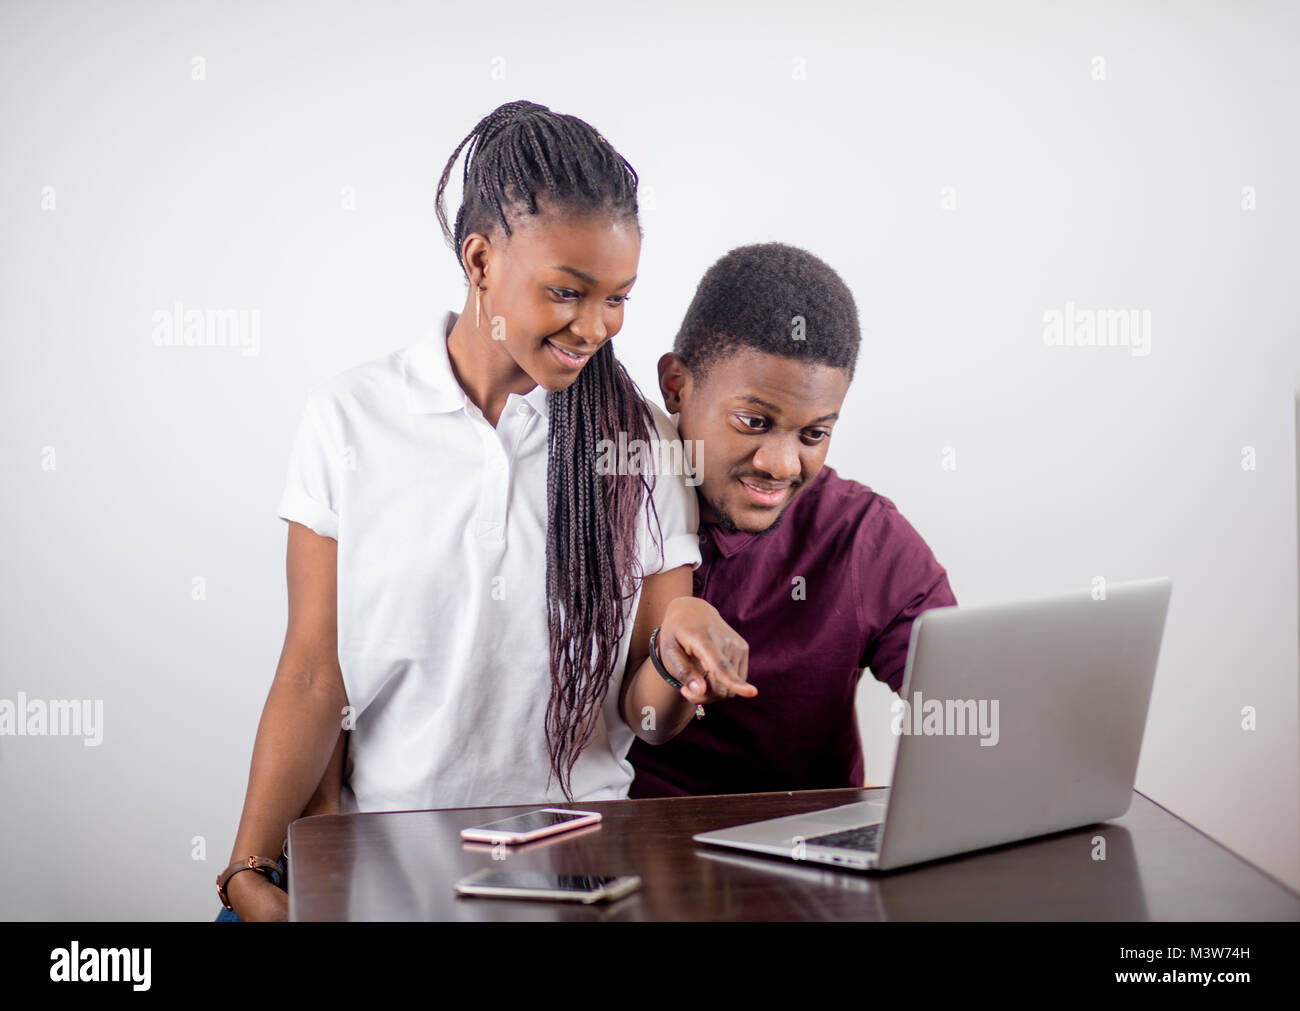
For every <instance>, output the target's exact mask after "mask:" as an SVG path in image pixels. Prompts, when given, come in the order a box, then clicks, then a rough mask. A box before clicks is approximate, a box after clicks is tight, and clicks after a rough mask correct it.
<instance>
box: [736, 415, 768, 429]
mask: <svg viewBox="0 0 1300 1011" xmlns="http://www.w3.org/2000/svg"><path fill="white" fill-rule="evenodd" d="M736 420H737V421H739V422H740V423H741V424H742V425H744V426H745V427H746V428H748V429H749V430H750V431H751V432H758V431H762V429H763V426H764V424H765V422H764V421H763V419H762V418H754V417H750V416H748V415H745V414H737V415H736ZM751 421H752V422H753V424H752V425H751V424H750V422H751Z"/></svg>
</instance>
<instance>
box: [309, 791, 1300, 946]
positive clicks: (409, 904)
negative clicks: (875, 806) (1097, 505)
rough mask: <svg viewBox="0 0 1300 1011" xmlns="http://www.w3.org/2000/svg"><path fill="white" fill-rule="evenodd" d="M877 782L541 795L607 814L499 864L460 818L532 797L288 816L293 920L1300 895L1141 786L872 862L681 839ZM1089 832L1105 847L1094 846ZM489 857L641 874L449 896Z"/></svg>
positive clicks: (515, 864)
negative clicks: (1049, 817)
mask: <svg viewBox="0 0 1300 1011" xmlns="http://www.w3.org/2000/svg"><path fill="white" fill-rule="evenodd" d="M873 792H874V791H871V790H812V791H805V792H800V793H750V794H738V795H732V796H718V797H681V798H674V799H671V800H620V801H605V802H601V803H591V804H573V805H553V806H558V807H565V806H568V807H575V808H579V809H582V810H593V811H600V812H601V813H602V814H603V815H604V821H603V823H602V824H601V825H600V826H595V827H592V828H588V829H580V830H577V831H574V832H569V833H564V834H562V835H560V836H558V837H555V838H554V839H552V840H541V841H539V842H536V843H533V844H531V845H529V846H527V847H510V848H507V849H506V851H505V852H508V853H509V854H510V855H509V856H508V858H507V859H505V860H501V859H496V860H494V859H493V850H492V847H491V846H487V845H483V844H477V843H465V842H462V840H461V839H460V835H459V833H460V830H461V829H462V828H466V827H468V826H471V825H481V824H483V823H484V822H488V821H493V820H495V819H497V818H504V817H508V816H509V815H511V814H517V813H520V812H521V811H527V810H531V809H533V808H536V807H538V806H541V805H536V804H529V805H525V806H522V807H479V808H458V809H453V810H443V811H398V812H384V813H369V814H349V815H320V816H317V817H312V818H302V819H300V820H298V821H296V822H294V823H293V824H292V825H291V826H290V828H289V852H290V860H289V896H290V919H292V920H295V921H309V920H585V921H603V920H617V921H640V920H1300V895H1297V894H1296V893H1295V892H1293V891H1291V890H1290V889H1288V888H1286V887H1285V886H1284V885H1282V884H1281V883H1280V882H1278V881H1276V880H1275V879H1273V878H1271V877H1270V876H1268V875H1267V874H1265V873H1264V872H1262V871H1260V870H1259V869H1258V868H1256V867H1254V866H1253V865H1251V864H1249V863H1247V862H1246V861H1245V860H1243V859H1241V858H1240V857H1238V856H1236V855H1235V854H1233V853H1232V852H1231V851H1229V850H1227V849H1225V848H1224V847H1223V846H1221V845H1219V844H1218V843H1216V842H1215V841H1214V840H1212V839H1210V838H1209V837H1208V836H1206V835H1204V834H1203V833H1201V832H1200V831H1198V830H1197V829H1195V828H1193V827H1192V826H1191V825H1189V824H1187V823H1186V822H1184V821H1182V820H1181V819H1179V818H1178V817H1176V816H1175V815H1173V814H1171V813H1170V812H1168V811H1166V810H1165V809H1164V808H1162V807H1160V806H1159V805H1158V804H1156V803H1154V802H1153V801H1151V800H1149V799H1148V798H1146V797H1145V796H1143V795H1142V794H1140V793H1137V792H1135V793H1134V795H1133V804H1132V806H1131V807H1130V808H1129V810H1128V813H1127V814H1125V815H1124V816H1123V817H1122V818H1119V819H1116V820H1115V821H1113V822H1104V823H1101V824H1099V825H1093V826H1089V827H1086V828H1081V829H1076V830H1073V831H1070V832H1062V833H1058V834H1056V835H1052V836H1047V837H1044V838H1041V839H1037V840H1033V841H1030V842H1026V843H1018V844H1015V845H1010V846H1000V847H998V848H996V849H991V850H984V851H982V852H979V853H973V854H968V855H966V856H961V857H953V858H950V859H947V860H941V861H935V862H932V863H929V864H924V865H921V866H917V867H912V868H907V869H904V870H900V871H894V872H892V873H889V874H883V875H867V874H862V873H860V872H855V871H848V870H839V869H836V868H830V867H821V866H818V865H812V864H806V863H795V862H793V861H786V860H781V859H776V858H768V857H762V856H757V855H755V856H747V855H745V854H742V853H740V852H738V851H734V850H722V849H718V848H716V847H712V846H704V845H701V844H699V843H696V842H694V841H693V840H692V839H691V836H692V835H693V834H694V833H696V832H702V831H706V830H709V829H717V828H723V827H726V826H731V825H740V824H743V823H744V822H749V821H757V820H758V819H761V818H771V817H777V816H780V815H786V814H798V813H801V812H804V811H812V810H816V809H818V808H821V807H831V806H833V805H835V804H847V803H852V802H854V801H858V800H863V799H866V798H868V797H869V796H871V794H872V793H873ZM1098 836H1101V837H1103V838H1104V839H1105V850H1106V859H1105V860H1097V859H1094V853H1095V852H1096V850H1097V847H1096V845H1095V842H1094V840H1095V838H1096V837H1098ZM497 853H498V854H501V853H502V850H501V849H500V848H498V850H497ZM485 867H496V868H508V869H513V870H546V871H557V872H561V873H574V874H620V873H630V874H638V875H640V876H641V878H642V880H643V882H644V883H643V886H642V889H641V891H639V892H637V893H634V894H633V895H630V896H628V897H626V898H624V899H621V900H620V901H618V902H616V903H614V904H611V905H595V906H583V905H580V904H572V903H554V902H537V901H526V900H518V901H516V900H503V899H482V898H460V897H458V896H457V895H455V893H454V892H453V891H452V884H453V883H454V882H455V881H456V880H458V879H459V878H462V877H464V876H466V875H468V874H471V873H473V872H474V871H477V870H480V869H481V868H485Z"/></svg>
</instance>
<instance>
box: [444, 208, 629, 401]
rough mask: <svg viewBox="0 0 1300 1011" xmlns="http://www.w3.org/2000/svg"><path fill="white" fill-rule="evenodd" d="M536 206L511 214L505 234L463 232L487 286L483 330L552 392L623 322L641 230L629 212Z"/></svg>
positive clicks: (472, 263) (474, 270) (473, 268)
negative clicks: (587, 211)
mask: <svg viewBox="0 0 1300 1011" xmlns="http://www.w3.org/2000/svg"><path fill="white" fill-rule="evenodd" d="M539 211H540V213H539V214H537V215H536V216H533V215H528V214H515V215H512V217H511V221H510V227H511V230H512V232H513V234H512V235H510V236H506V235H505V234H504V233H503V232H497V233H496V234H495V235H494V236H492V237H485V236H481V235H479V236H470V237H469V238H467V239H466V263H467V265H468V266H469V268H470V269H469V274H470V277H471V283H472V282H473V280H475V279H477V281H478V283H479V284H480V285H482V287H483V288H484V289H485V290H484V292H483V322H482V327H481V330H482V333H483V334H484V336H485V337H487V338H488V339H489V341H495V342H499V346H500V348H501V352H502V354H507V355H509V356H510V358H512V359H513V360H514V363H515V364H516V365H517V366H518V367H519V368H520V369H521V370H522V371H523V372H525V373H527V374H528V375H529V376H530V377H531V378H532V380H533V381H534V382H535V383H537V384H538V385H539V386H542V387H544V388H545V389H547V390H551V391H555V390H563V389H566V388H567V387H569V386H570V385H571V384H572V383H573V382H574V381H575V380H576V379H577V378H578V374H579V373H580V372H581V371H582V369H583V367H584V366H585V365H586V364H587V362H588V361H590V360H591V356H592V355H593V354H595V353H596V352H597V351H599V350H600V348H601V347H602V346H603V345H604V344H605V342H606V341H608V340H609V339H610V338H611V337H613V336H614V335H615V334H616V333H618V331H619V330H620V329H621V328H622V326H623V307H624V302H625V300H626V298H627V294H628V292H629V291H630V290H631V288H632V283H633V282H634V281H635V280H636V270H637V261H638V259H639V258H640V255H641V237H640V235H639V233H638V229H637V224H636V220H635V219H631V218H615V217H610V216H608V215H604V214H590V215H579V216H572V215H567V214H564V213H562V212H557V211H556V210H555V209H554V208H553V207H551V206H548V205H546V204H544V203H543V204H542V205H541V207H540V208H539ZM475 243H477V245H475ZM479 271H481V272H479ZM476 274H477V277H476ZM471 294H472V293H471Z"/></svg>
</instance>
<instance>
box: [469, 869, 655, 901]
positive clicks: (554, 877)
mask: <svg viewBox="0 0 1300 1011" xmlns="http://www.w3.org/2000/svg"><path fill="white" fill-rule="evenodd" d="M640 887H641V879H640V878H639V877H637V876H636V875H635V874H623V875H617V876H613V877H611V876H606V875H600V874H552V873H551V872H549V871H501V870H492V869H488V870H483V871H479V872H478V873H477V874H471V875H470V876H469V877H467V878H462V879H461V880H460V881H457V882H456V894H458V895H468V896H478V897H482V898H497V899H552V900H556V901H559V902H585V903H592V902H612V901H613V900H614V899H621V898H622V897H623V896H624V895H628V894H629V893H631V892H635V891H636V890H637V889H638V888H640Z"/></svg>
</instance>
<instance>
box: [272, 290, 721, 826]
mask: <svg viewBox="0 0 1300 1011" xmlns="http://www.w3.org/2000/svg"><path fill="white" fill-rule="evenodd" d="M455 319H456V316H455V314H454V313H448V314H447V317H446V320H445V322H444V326H443V332H442V333H441V334H438V333H436V332H435V333H431V334H429V335H427V336H426V337H425V339H423V340H422V341H420V342H419V343H416V344H413V345H411V346H410V347H407V348H404V349H402V350H400V351H395V352H393V353H392V354H389V355H386V356H385V357H383V358H379V359H376V360H374V361H371V362H368V363H366V364H364V365H360V366H357V367H356V368H353V369H349V370H348V371H346V372H343V373H341V374H339V375H337V376H335V377H334V378H332V379H329V380H327V381H326V382H324V383H321V384H319V385H317V386H315V387H313V388H312V389H311V390H310V391H309V393H308V397H307V405H306V408H305V410H304V412H303V416H302V420H301V422H300V424H299V427H298V433H297V437H296V440H295V442H294V446H293V449H292V452H291V455H290V461H289V472H288V479H287V481H286V484H285V489H284V495H283V496H282V498H281V499H280V505H279V510H278V515H279V516H280V517H281V518H282V519H285V520H294V521H296V522H298V523H302V524H303V525H305V526H307V527H310V528H311V529H312V530H314V531H315V532H316V533H318V534H320V535H322V536H325V537H331V538H334V539H336V540H337V541H338V648H339V663H340V665H341V667H342V670H343V682H344V685H345V687H346V689H347V694H348V703H349V705H351V706H352V707H353V711H354V718H355V725H354V727H353V729H352V732H351V736H350V739H349V742H348V745H349V748H348V750H349V755H348V766H347V769H346V772H345V775H344V788H343V809H344V810H345V811H395V810H413V809H424V808H440V807H471V806H479V805H495V804H526V803H533V802H537V803H542V802H552V803H553V802H556V801H560V800H563V799H564V797H563V794H562V792H561V791H560V789H559V786H558V784H556V783H555V782H552V783H551V786H550V789H549V790H548V789H547V784H546V780H547V773H548V771H549V768H550V762H549V758H548V755H547V748H546V730H545V714H546V704H547V701H548V700H549V698H550V691H551V688H550V668H549V660H548V657H549V636H548V631H547V625H546V459H547V410H546V390H545V389H544V388H543V387H541V386H537V387H534V388H533V390H532V391H531V392H529V393H527V394H525V395H524V396H519V395H518V394H513V393H512V394H511V395H510V397H509V399H508V400H507V402H506V407H505V410H504V411H503V412H502V414H501V417H500V419H499V421H498V424H497V427H496V428H495V429H494V428H493V427H492V426H491V425H490V424H489V423H488V421H487V419H486V418H485V417H484V416H483V412H482V411H480V410H479V409H478V408H477V407H475V406H474V404H473V403H472V402H471V401H470V400H469V398H468V397H467V396H466V395H465V392H464V391H463V390H462V389H461V388H460V385H459V384H458V383H457V382H456V379H455V376H454V375H453V373H452V370H451V363H450V360H449V359H448V355H447V343H446V334H449V333H450V332H451V327H452V325H453V323H454V322H455ZM651 410H652V412H653V414H654V417H655V423H656V426H657V428H658V436H657V437H658V438H659V439H663V440H670V441H671V440H676V439H677V438H678V436H677V431H676V429H675V427H674V425H673V423H672V421H670V420H669V419H668V417H667V416H666V415H665V414H664V413H663V411H661V410H660V409H659V408H657V407H655V406H654V405H651ZM655 459H660V460H667V459H670V457H669V456H668V455H667V454H664V455H663V456H660V457H655ZM675 459H677V460H680V459H681V456H680V453H679V454H678V455H677V456H676V457H675ZM671 469H673V468H671V467H670V468H669V470H671ZM654 484H655V490H654V495H653V498H654V504H655V509H656V510H657V512H658V516H659V524H660V526H661V528H662V537H663V540H662V544H660V542H659V540H658V534H659V531H657V530H653V529H651V528H650V525H649V524H648V521H647V519H646V517H645V515H644V509H643V510H642V514H641V522H640V527H639V529H638V548H639V551H640V556H641V564H642V566H643V567H644V571H645V573H646V574H647V575H651V574H654V573H656V572H660V571H665V570H668V569H673V568H676V567H678V566H680V565H691V566H697V565H699V563H700V552H699V545H698V542H697V540H696V525H697V522H698V514H697V506H696V498H695V490H694V488H692V487H689V486H687V484H686V482H685V479H684V478H683V477H682V476H681V475H680V474H673V473H671V472H668V473H665V472H662V471H661V472H660V473H659V474H657V475H656V478H655V481H654ZM661 548H662V550H661ZM639 601H640V591H639V590H638V592H637V594H636V598H635V600H633V601H632V602H631V606H630V608H629V610H628V612H627V615H628V616H627V620H626V622H625V628H624V634H623V640H622V644H621V646H620V648H619V656H618V663H617V665H616V668H615V670H616V674H615V676H614V678H612V679H611V684H610V687H609V690H608V692H607V694H606V698H605V704H604V707H603V709H602V713H601V720H600V723H599V725H598V726H597V729H596V735H595V737H594V738H593V739H592V741H591V743H590V744H589V745H588V746H587V748H586V749H585V750H584V751H583V753H582V755H581V756H580V757H579V759H578V762H577V764H576V765H575V766H574V769H573V780H572V788H573V792H574V794H573V795H574V798H575V799H576V800H612V799H618V798H622V797H626V796H627V791H628V786H629V785H630V784H631V782H632V776H633V770H632V766H631V765H630V763H628V761H627V759H626V755H627V751H628V748H629V747H631V744H632V740H633V734H632V731H631V729H630V728H629V727H628V726H627V724H626V723H624V722H623V719H622V716H621V715H620V713H619V711H618V694H619V691H618V690H619V684H620V681H621V675H622V670H623V665H624V664H625V663H626V661H627V653H628V647H629V645H630V642H631V635H632V619H633V617H634V616H635V614H636V610H635V608H636V605H637V603H638V602H639Z"/></svg>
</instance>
